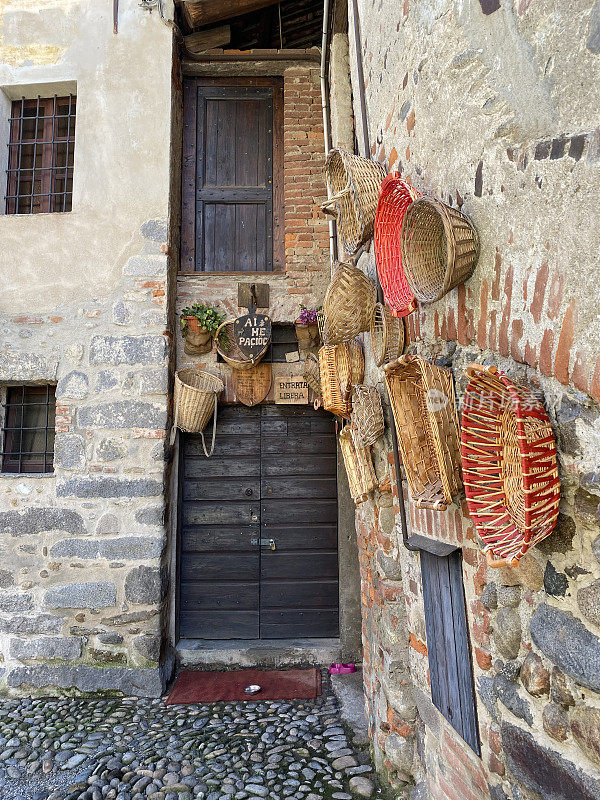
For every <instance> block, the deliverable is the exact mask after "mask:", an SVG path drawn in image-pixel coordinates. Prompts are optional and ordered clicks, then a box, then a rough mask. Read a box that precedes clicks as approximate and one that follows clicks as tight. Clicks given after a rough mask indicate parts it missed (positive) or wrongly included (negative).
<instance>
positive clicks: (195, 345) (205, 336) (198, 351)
mask: <svg viewBox="0 0 600 800" xmlns="http://www.w3.org/2000/svg"><path fill="white" fill-rule="evenodd" d="M185 321H186V323H187V327H186V330H185V345H184V348H183V349H184V351H185V352H186V353H187V354H188V355H189V356H200V355H204V353H209V352H210V351H211V350H212V333H210V331H207V330H205V329H204V328H201V327H200V322H199V320H198V317H185Z"/></svg>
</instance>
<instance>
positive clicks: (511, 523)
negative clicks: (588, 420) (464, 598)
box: [461, 364, 560, 567]
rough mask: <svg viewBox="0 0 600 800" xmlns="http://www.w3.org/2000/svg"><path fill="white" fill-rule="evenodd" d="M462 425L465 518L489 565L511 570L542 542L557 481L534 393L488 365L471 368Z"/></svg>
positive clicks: (552, 517) (551, 519)
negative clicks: (528, 551)
mask: <svg viewBox="0 0 600 800" xmlns="http://www.w3.org/2000/svg"><path fill="white" fill-rule="evenodd" d="M467 375H468V377H469V379H470V380H469V384H468V386H467V390H466V393H465V398H464V403H463V413H462V426H461V443H462V446H461V452H462V462H463V470H464V481H465V493H466V495H467V505H468V507H469V513H470V515H471V518H472V519H473V522H474V523H475V526H476V528H477V532H478V534H479V536H480V537H481V539H482V540H483V542H484V544H485V547H484V551H485V552H486V554H487V557H488V563H489V565H490V566H492V567H499V566H504V565H505V564H509V565H511V566H516V565H517V564H518V563H519V559H520V558H521V557H522V556H523V555H524V554H525V553H526V552H527V550H528V549H529V548H530V547H532V546H533V545H535V544H537V543H538V542H540V541H541V540H542V539H544V538H545V537H546V536H549V535H550V534H551V533H552V531H553V529H554V526H555V524H556V519H557V517H558V504H559V501H560V481H559V477H558V465H557V460H556V445H555V442H554V434H553V433H552V428H551V427H550V421H549V420H548V415H547V414H546V411H545V409H544V407H543V405H542V404H541V403H540V401H539V400H538V399H537V398H536V397H535V395H534V394H533V393H532V392H530V391H529V390H528V389H526V388H524V387H523V386H518V385H517V384H515V383H513V382H512V381H511V380H510V379H509V378H508V377H507V376H506V375H504V373H502V372H498V370H497V369H496V368H495V367H483V366H481V365H479V364H471V365H469V366H468V367H467Z"/></svg>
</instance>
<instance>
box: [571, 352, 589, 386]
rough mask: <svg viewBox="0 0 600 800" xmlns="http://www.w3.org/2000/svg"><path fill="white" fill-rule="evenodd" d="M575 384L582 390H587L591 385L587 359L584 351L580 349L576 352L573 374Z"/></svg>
mask: <svg viewBox="0 0 600 800" xmlns="http://www.w3.org/2000/svg"><path fill="white" fill-rule="evenodd" d="M571 380H572V381H573V385H574V386H576V387H577V388H578V389H579V390H580V391H582V392H587V390H588V387H589V375H588V371H587V360H586V357H585V356H584V355H583V353H580V352H579V350H578V351H577V352H576V353H575V363H574V364H573V372H572V374H571Z"/></svg>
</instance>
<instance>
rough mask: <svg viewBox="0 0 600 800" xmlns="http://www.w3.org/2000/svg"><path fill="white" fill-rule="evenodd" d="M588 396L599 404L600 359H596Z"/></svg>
mask: <svg viewBox="0 0 600 800" xmlns="http://www.w3.org/2000/svg"><path fill="white" fill-rule="evenodd" d="M590 395H591V396H592V397H593V398H594V400H595V401H596V402H597V403H600V358H598V359H596V366H595V368H594V374H593V375H592V377H591V379H590Z"/></svg>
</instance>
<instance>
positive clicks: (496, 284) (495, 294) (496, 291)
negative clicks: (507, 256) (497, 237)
mask: <svg viewBox="0 0 600 800" xmlns="http://www.w3.org/2000/svg"><path fill="white" fill-rule="evenodd" d="M501 266H502V256H501V255H500V253H499V252H498V249H496V255H495V257H494V280H493V281H492V300H500V271H501Z"/></svg>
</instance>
